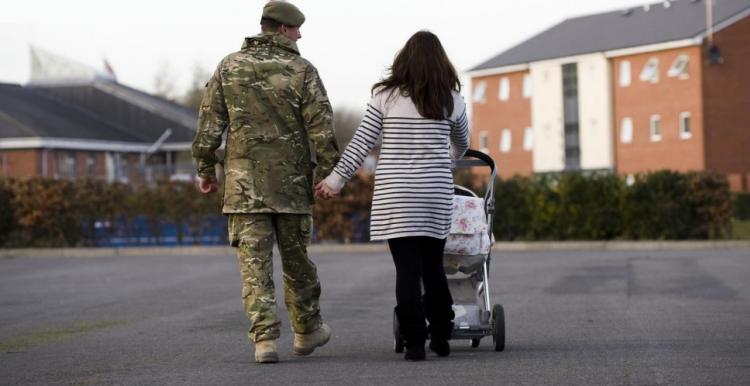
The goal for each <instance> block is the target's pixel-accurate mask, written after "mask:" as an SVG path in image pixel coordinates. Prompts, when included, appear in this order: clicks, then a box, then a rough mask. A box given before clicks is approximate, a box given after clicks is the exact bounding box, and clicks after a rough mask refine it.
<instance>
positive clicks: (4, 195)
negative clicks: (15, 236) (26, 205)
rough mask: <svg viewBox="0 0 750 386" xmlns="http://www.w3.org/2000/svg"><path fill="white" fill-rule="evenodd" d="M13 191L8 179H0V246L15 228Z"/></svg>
mask: <svg viewBox="0 0 750 386" xmlns="http://www.w3.org/2000/svg"><path fill="white" fill-rule="evenodd" d="M12 200H13V192H12V191H11V187H10V184H9V181H7V180H0V246H1V245H4V244H5V243H6V242H7V240H8V239H9V238H10V237H11V234H12V233H13V231H14V230H15V225H16V220H15V216H14V215H13V206H12V204H11V201H12Z"/></svg>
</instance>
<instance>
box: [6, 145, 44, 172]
mask: <svg viewBox="0 0 750 386" xmlns="http://www.w3.org/2000/svg"><path fill="white" fill-rule="evenodd" d="M40 153H41V152H40V151H39V150H3V151H0V175H2V176H3V177H14V178H22V177H34V176H39V175H41V174H40V173H41V170H42V168H41V157H40Z"/></svg>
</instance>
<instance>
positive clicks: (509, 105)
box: [471, 71, 533, 177]
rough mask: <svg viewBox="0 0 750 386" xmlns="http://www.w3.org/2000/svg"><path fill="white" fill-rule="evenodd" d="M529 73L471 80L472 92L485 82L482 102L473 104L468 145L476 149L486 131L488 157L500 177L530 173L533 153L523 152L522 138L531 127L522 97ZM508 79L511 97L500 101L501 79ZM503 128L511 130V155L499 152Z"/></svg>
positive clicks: (527, 106)
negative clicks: (524, 82) (492, 160)
mask: <svg viewBox="0 0 750 386" xmlns="http://www.w3.org/2000/svg"><path fill="white" fill-rule="evenodd" d="M528 73H529V72H528V71H519V72H513V73H507V74H499V75H491V76H485V77H479V78H473V79H472V90H476V87H477V84H478V83H479V82H482V81H484V82H486V84H487V88H486V91H485V102H484V103H479V102H473V101H472V117H471V127H472V133H471V146H472V147H473V148H475V149H477V150H479V148H480V146H479V134H480V132H481V131H487V134H488V146H487V149H488V150H489V151H488V154H489V155H490V157H492V158H493V159H494V160H495V164H496V165H497V168H498V173H499V175H500V176H502V177H510V176H513V175H514V174H520V175H529V174H532V171H533V161H532V156H533V152H532V151H531V150H524V149H523V137H524V132H525V130H526V128H527V127H530V126H531V99H529V98H524V97H523V77H524V75H526V74H528ZM503 77H507V78H508V79H509V80H510V98H509V99H508V100H506V101H501V100H500V98H499V88H500V79H501V78H503ZM503 129H510V131H511V148H510V152H508V153H502V152H501V151H500V137H501V132H502V130H503Z"/></svg>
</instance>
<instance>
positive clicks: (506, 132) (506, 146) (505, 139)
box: [500, 129, 513, 153]
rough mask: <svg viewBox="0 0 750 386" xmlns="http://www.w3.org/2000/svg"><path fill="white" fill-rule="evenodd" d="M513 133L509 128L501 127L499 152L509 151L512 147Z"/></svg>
mask: <svg viewBox="0 0 750 386" xmlns="http://www.w3.org/2000/svg"><path fill="white" fill-rule="evenodd" d="M512 140H513V134H512V133H511V132H510V129H503V131H502V132H501V134H500V152H501V153H510V150H511V147H512Z"/></svg>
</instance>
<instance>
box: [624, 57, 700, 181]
mask: <svg viewBox="0 0 750 386" xmlns="http://www.w3.org/2000/svg"><path fill="white" fill-rule="evenodd" d="M682 54H685V55H688V57H689V64H688V73H689V75H688V78H687V79H680V78H678V77H669V76H667V71H668V70H669V68H670V67H671V66H672V64H673V62H674V60H675V59H676V58H677V56H678V55H682ZM652 57H656V58H658V59H659V81H658V82H657V83H650V82H644V81H641V80H640V74H641V71H642V70H643V68H644V66H645V65H646V63H647V61H648V60H649V59H650V58H652ZM624 60H627V61H629V62H630V67H631V70H630V71H631V83H630V85H629V86H624V87H623V86H620V81H619V80H620V63H621V62H622V61H624ZM612 62H613V69H614V71H613V74H614V76H613V79H612V81H613V82H614V83H613V84H614V87H613V90H614V92H613V97H614V98H613V100H614V115H615V128H616V129H615V160H616V161H615V162H616V163H615V165H616V168H617V171H618V172H619V173H637V172H647V171H653V170H660V169H671V170H676V171H683V172H684V171H689V170H703V169H704V168H705V165H706V160H705V154H704V145H703V143H704V132H703V124H702V122H703V106H702V100H701V94H702V93H701V87H702V64H701V52H700V47H699V46H694V47H686V48H679V49H671V50H665V51H658V52H652V53H644V54H637V55H630V56H623V57H618V58H614V59H613V60H612ZM682 112H689V113H690V115H691V117H690V121H691V126H692V128H691V131H692V137H691V138H690V139H682V138H680V135H679V117H680V113H682ZM652 114H657V115H660V116H661V132H662V139H661V141H657V142H653V141H651V139H650V122H651V121H650V120H651V115H652ZM624 117H630V118H631V119H632V120H633V139H632V142H631V143H623V142H622V140H621V125H622V121H623V118H624Z"/></svg>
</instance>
